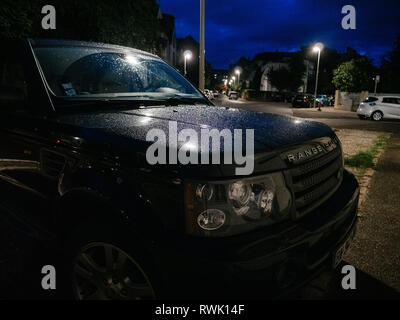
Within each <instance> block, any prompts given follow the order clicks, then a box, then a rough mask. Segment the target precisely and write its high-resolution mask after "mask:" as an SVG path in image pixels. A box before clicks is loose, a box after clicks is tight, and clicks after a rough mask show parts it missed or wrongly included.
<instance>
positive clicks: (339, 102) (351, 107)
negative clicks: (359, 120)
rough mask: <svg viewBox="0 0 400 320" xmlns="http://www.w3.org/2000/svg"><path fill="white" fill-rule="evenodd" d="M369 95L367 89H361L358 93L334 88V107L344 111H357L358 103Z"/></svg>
mask: <svg viewBox="0 0 400 320" xmlns="http://www.w3.org/2000/svg"><path fill="white" fill-rule="evenodd" d="M368 95H369V92H368V91H362V92H359V93H353V92H341V91H339V90H336V92H335V109H338V110H345V111H357V108H358V106H359V104H360V103H361V102H362V101H364V100H365V99H366V98H367V97H368Z"/></svg>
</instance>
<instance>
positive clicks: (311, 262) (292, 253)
mask: <svg viewBox="0 0 400 320" xmlns="http://www.w3.org/2000/svg"><path fill="white" fill-rule="evenodd" d="M358 198H359V187H358V183H357V181H356V179H355V178H354V176H353V175H351V174H350V173H348V172H347V171H345V174H344V179H343V182H342V184H341V186H340V187H339V188H338V190H337V191H336V192H335V193H334V194H333V195H332V197H331V198H329V199H328V200H327V201H326V202H325V203H324V204H323V205H321V206H320V207H318V208H317V209H316V210H314V211H313V212H311V213H309V214H307V216H305V217H304V218H302V219H300V220H299V221H297V222H295V223H294V222H291V223H290V224H288V225H285V226H282V225H281V226H274V228H269V229H263V230H258V231H255V232H252V233H249V234H246V235H243V236H235V237H231V238H224V239H198V238H189V237H187V238H184V239H182V237H181V238H174V237H166V238H165V239H164V240H163V241H162V244H160V245H159V246H158V250H157V251H158V252H157V253H156V254H155V256H156V257H158V258H157V259H156V264H157V266H158V269H159V271H160V272H161V273H162V279H163V285H162V288H161V289H160V292H159V296H160V297H165V298H173V297H176V298H253V299H254V298H258V299H260V298H272V297H279V296H282V295H285V294H287V293H289V292H291V291H293V290H295V289H297V288H299V287H301V286H302V285H304V284H305V283H307V282H308V281H309V280H311V279H313V278H314V277H316V276H317V275H318V274H319V273H320V272H322V271H324V270H327V269H333V256H334V254H335V252H336V250H337V249H338V248H339V247H340V246H341V244H343V243H345V242H346V241H347V239H348V238H349V237H352V236H354V234H355V228H356V222H357V206H358Z"/></svg>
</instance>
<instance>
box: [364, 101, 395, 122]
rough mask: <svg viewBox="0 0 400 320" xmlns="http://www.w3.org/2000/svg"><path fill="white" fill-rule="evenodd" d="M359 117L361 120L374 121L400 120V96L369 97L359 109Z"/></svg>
mask: <svg viewBox="0 0 400 320" xmlns="http://www.w3.org/2000/svg"><path fill="white" fill-rule="evenodd" d="M357 115H358V117H359V118H360V119H367V118H370V119H372V120H374V121H380V120H382V119H400V96H397V97H396V96H390V95H388V96H371V97H368V98H367V99H366V100H364V101H363V102H362V103H361V104H360V106H359V107H358V109H357Z"/></svg>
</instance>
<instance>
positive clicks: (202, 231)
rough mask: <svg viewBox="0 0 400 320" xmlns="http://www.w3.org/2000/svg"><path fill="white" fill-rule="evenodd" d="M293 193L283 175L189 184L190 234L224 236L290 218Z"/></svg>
mask: <svg viewBox="0 0 400 320" xmlns="http://www.w3.org/2000/svg"><path fill="white" fill-rule="evenodd" d="M291 201H292V200H291V193H290V191H289V190H288V189H287V187H286V184H285V180H284V178H283V175H282V173H273V174H269V175H265V176H261V177H255V178H247V179H243V180H238V181H227V182H186V183H185V211H186V212H185V213H186V231H187V233H189V234H192V235H199V236H208V237H223V236H230V235H234V234H239V233H244V232H246V231H250V230H253V229H256V228H259V227H262V226H266V225H270V224H273V223H277V222H280V221H282V220H285V219H287V218H288V216H289V213H290V208H291Z"/></svg>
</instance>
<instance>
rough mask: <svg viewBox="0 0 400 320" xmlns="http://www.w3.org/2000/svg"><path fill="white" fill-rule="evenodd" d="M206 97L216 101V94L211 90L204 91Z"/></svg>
mask: <svg viewBox="0 0 400 320" xmlns="http://www.w3.org/2000/svg"><path fill="white" fill-rule="evenodd" d="M203 93H204V95H205V96H206V97H207V99H209V100H212V99H214V94H213V92H212V91H211V90H208V89H204V92H203Z"/></svg>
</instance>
